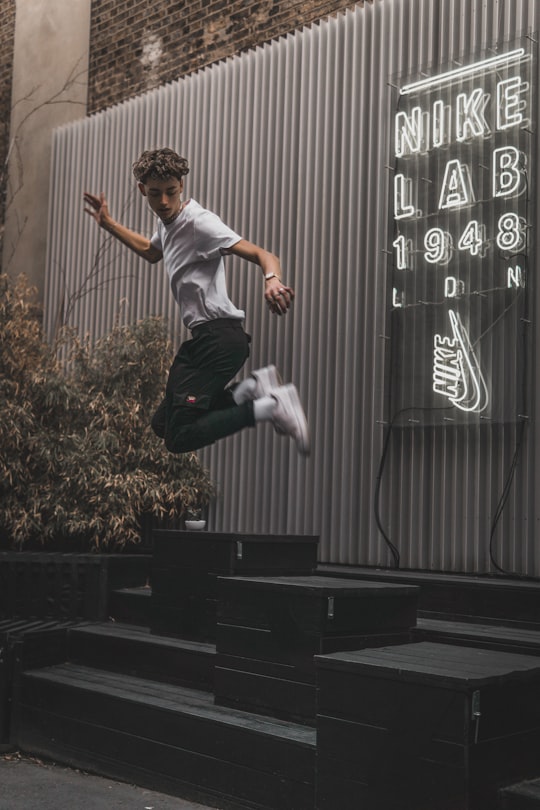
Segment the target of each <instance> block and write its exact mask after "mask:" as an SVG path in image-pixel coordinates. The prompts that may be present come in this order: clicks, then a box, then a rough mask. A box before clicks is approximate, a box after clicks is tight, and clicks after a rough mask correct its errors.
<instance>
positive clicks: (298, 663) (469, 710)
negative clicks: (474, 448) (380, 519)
mask: <svg viewBox="0 0 540 810" xmlns="http://www.w3.org/2000/svg"><path fill="white" fill-rule="evenodd" d="M316 553H317V539H316V538H313V537H280V536H272V537H266V536H263V537H260V536H258V537H249V536H241V535H224V534H213V533H208V532H203V533H190V532H157V533H156V538H155V551H154V564H153V572H152V589H150V588H148V587H140V588H121V589H119V590H117V591H114V592H113V593H111V595H110V600H109V606H110V611H109V612H110V613H111V620H110V621H107V622H96V623H86V624H84V625H81V624H79V625H77V626H73V627H69V628H65V629H64V633H65V644H64V645H63V646H62V645H57V647H56V648H55V649H56V659H52V660H51V655H49V657H48V658H47V660H45V661H43V662H42V664H40V660H39V658H36V657H35V656H34V657H32V656H29V657H28V660H26V659H25V656H24V654H23V655H21V656H20V660H21V663H20V666H19V672H18V676H17V679H16V680H17V685H16V689H15V693H14V701H13V702H14V711H13V717H12V723H11V729H12V732H11V733H12V742H14V743H16V744H17V745H18V746H19V747H20V748H21V749H22V750H24V751H27V752H29V753H33V754H36V755H39V756H43V757H48V758H52V759H55V760H57V761H61V762H64V763H66V764H69V765H72V766H75V767H79V768H84V769H87V770H90V771H94V772H97V773H100V774H103V775H105V776H107V777H109V778H116V779H123V780H127V781H131V782H135V783H137V784H139V785H141V786H146V787H149V788H151V789H154V790H160V791H163V792H168V793H171V794H173V795H177V796H181V797H185V798H189V799H192V800H196V801H202V802H204V803H206V804H209V805H211V806H215V807H219V808H227V809H229V808H230V810H348V808H351V810H352V809H353V808H354V810H359V809H360V810H521V809H522V810H532V808H540V803H537V804H534V801H535V798H534V790H535V789H536V788H537V784H536V783H534V782H528V783H524V784H522V783H521V782H522V780H525V779H529V780H531V779H534V778H535V777H537V776H538V775H539V774H540V703H539V701H538V698H537V697H536V695H537V694H540V656H538V653H539V651H540V633H537V632H536V631H535V629H532V628H531V627H529V626H527V627H525V628H521V630H519V631H518V630H517V626H515V627H512V628H508V627H500V626H495V625H491V630H489V625H487V624H484V623H476V626H475V625H474V623H472V622H470V621H469V622H456V621H451V620H450V619H446V620H445V619H444V618H443V617H441V616H438V617H437V618H433V616H431V615H430V614H429V611H424V612H423V614H422V615H421V616H420V618H418V617H417V605H418V600H419V597H420V594H421V585H420V584H419V583H411V582H410V581H403V580H401V581H400V580H398V581H392V582H384V581H378V580H377V579H376V578H375V579H374V578H369V577H366V578H365V579H359V578H358V577H352V578H351V577H347V576H336V575H335V573H334V572H332V576H329V575H328V571H325V570H322V571H321V570H320V569H319V570H317V568H316ZM529 598H530V594H529V593H527V599H529ZM461 624H463V625H465V626H463V627H462V626H460V625H461ZM479 661H480V662H481V664H480V663H479ZM479 667H480V669H479ZM373 673H375V675H374V674H373ZM479 699H480V705H481V707H482V708H481V711H482V720H481V723H480V729H481V731H480V736H478V734H479V732H478V728H477V724H475V721H474V711H475V708H474V707H476V708H478V705H479V704H478V700H479ZM441 706H443V707H444V713H443V715H441V713H440V712H439V710H438V709H439V708H440V707H441ZM505 706H506V707H510V708H507V709H504V707H505ZM525 706H526V707H527V709H528V711H527V712H526V715H527V716H526V717H525V716H524V714H525V712H524V707H525ZM385 707H386V708H385ZM441 711H442V710H441ZM385 715H386V720H385ZM514 715H515V716H514ZM366 718H367V719H366ZM442 720H444V722H442ZM441 722H442V725H441ZM444 734H446V737H445V736H444ZM426 746H427V750H428V753H427V754H426ZM433 746H434V748H433ZM432 748H433V750H436V752H437V755H436V756H433V755H432V754H430V753H429V752H430V751H431V750H432ZM514 748H515V751H516V753H517V754H518V755H519V756H518V758H517V760H516V757H513V755H512V751H513V750H514ZM490 751H492V752H495V753H496V766H495V767H496V772H495V774H494V773H493V769H492V768H491V767H490ZM537 760H538V767H537V768H536V761H537ZM493 761H494V762H495V760H493ZM370 762H371V766H369V763H370ZM456 780H457V782H456ZM512 781H513V782H515V783H516V784H515V785H509V783H510V782H512ZM456 784H457V788H456ZM390 785H391V786H392V789H390V788H389V786H390ZM500 787H504V791H502V792H501V793H500V797H499V796H498V791H499V788H500ZM450 788H452V789H450ZM361 797H363V798H361ZM520 802H521V803H520ZM523 802H529V803H528V804H527V803H523ZM531 802H533V803H532V804H531Z"/></svg>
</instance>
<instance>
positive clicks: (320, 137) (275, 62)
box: [45, 0, 540, 576]
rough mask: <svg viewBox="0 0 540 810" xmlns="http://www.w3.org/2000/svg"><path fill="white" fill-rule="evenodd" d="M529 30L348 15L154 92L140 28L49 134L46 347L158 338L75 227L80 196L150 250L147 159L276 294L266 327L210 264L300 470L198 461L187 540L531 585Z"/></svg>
mask: <svg viewBox="0 0 540 810" xmlns="http://www.w3.org/2000/svg"><path fill="white" fill-rule="evenodd" d="M275 5H276V4H274V6H275ZM297 5H298V4H289V6H291V8H292V7H294V6H297ZM302 5H303V4H302ZM233 6H234V4H227V8H228V9H229V11H230V10H231V8H232V7H233ZM269 6H270V4H263V3H261V4H260V9H259V11H260V13H261V14H262V13H263V11H264V9H266V10H267V11H269ZM103 7H104V8H105V5H104V6H103ZM210 9H212V10H215V11H216V13H217V9H218V4H211V5H210ZM222 13H224V12H223V10H222ZM256 18H257V15H256V14H255V13H254V14H253V15H252V17H250V18H249V19H250V20H251V24H253V25H255V21H256ZM221 19H222V20H223V19H224V18H223V17H222V18H221ZM224 25H225V23H224ZM92 26H95V19H94V22H93V23H92ZM225 27H226V26H225ZM537 28H538V9H537V4H536V3H535V2H533V0H522V1H520V2H514V0H494V2H493V3H490V4H486V3H485V2H483V0H440V2H437V3H433V2H432V0H409V2H402V0H374V2H373V3H369V4H368V3H366V4H364V5H357V6H353V7H349V8H347V9H345V10H344V11H342V12H339V13H337V14H335V15H332V16H330V17H328V18H325V19H322V20H320V21H319V22H317V23H315V24H313V25H310V26H308V27H305V28H301V29H299V30H295V31H291V32H289V33H287V35H284V36H280V37H278V38H276V39H273V40H272V41H270V42H266V43H265V44H264V45H263V46H260V47H256V48H248V49H247V50H245V51H242V52H241V53H238V54H236V55H235V56H231V57H229V58H224V59H221V55H223V56H225V54H221V52H220V57H219V58H220V61H218V62H213V63H212V64H208V65H206V66H205V67H203V68H202V69H200V70H195V71H194V72H187V73H186V74H185V75H183V76H182V77H181V78H180V79H178V80H175V81H170V80H169V78H168V76H169V74H167V73H166V71H167V70H168V68H167V67H166V65H167V64H168V53H169V50H170V47H171V46H170V45H169V41H168V40H166V39H165V38H164V35H163V34H162V33H159V32H158V30H157V29H155V36H156V37H157V38H158V39H159V37H161V44H159V43H158V39H152V40H149V39H148V36H149V35H145V36H146V37H147V39H146V40H145V43H146V46H148V47H146V49H145V43H142V42H139V47H138V50H137V48H135V46H134V45H132V46H131V47H130V46H128V45H127V43H123V44H121V47H124V46H126V47H127V51H128V52H129V53H131V54H133V59H132V62H131V65H132V70H133V73H135V72H138V74H137V75H138V79H137V81H138V82H139V83H141V82H142V85H141V84H140V85H139V89H141V90H143V89H144V92H141V93H139V94H137V95H134V96H129V97H126V96H125V95H123V94H124V90H122V89H121V88H120V89H117V90H113V91H112V92H113V96H114V99H115V100H116V101H119V100H120V98H122V99H123V100H122V101H121V103H118V104H114V105H113V106H106V107H105V109H100V108H99V102H98V101H97V100H96V101H94V102H92V104H93V105H94V109H95V110H99V111H96V112H95V113H94V114H93V115H91V116H89V117H87V118H85V119H83V120H81V121H79V122H75V123H73V124H69V125H67V126H65V127H61V128H60V129H58V130H57V131H56V133H55V137H54V144H53V172H52V183H53V185H52V189H51V201H52V204H53V206H54V210H55V218H54V220H53V219H51V220H50V225H49V234H48V256H47V284H46V297H45V303H46V322H47V326H48V328H49V329H50V330H54V328H55V325H56V324H57V323H58V322H59V320H67V322H69V323H72V324H73V325H76V326H77V327H78V328H80V329H81V331H82V332H86V331H89V332H90V333H92V334H99V333H102V332H104V331H106V330H107V329H109V328H110V326H111V325H112V324H113V322H114V321H115V319H118V318H119V317H120V318H126V319H128V320H131V319H136V318H139V317H143V316H145V315H148V314H161V315H164V316H166V317H167V318H168V319H169V322H170V325H171V334H172V335H173V336H174V338H175V340H177V339H179V338H180V337H181V336H182V327H181V325H180V324H179V321H178V313H177V310H176V308H175V306H174V305H173V303H172V300H171V296H170V292H169V290H168V288H167V284H166V281H165V279H164V277H163V274H161V273H159V272H156V269H155V268H150V269H148V267H145V266H144V265H142V264H141V263H139V262H137V261H134V260H133V258H132V257H131V256H128V255H126V251H125V250H123V249H122V248H121V247H120V246H118V245H117V244H115V243H112V242H111V241H110V240H108V239H107V238H105V237H104V235H103V234H100V233H98V232H96V229H95V228H92V227H91V226H92V225H93V223H91V222H89V221H88V219H85V218H84V217H82V215H81V213H80V207H79V206H80V202H79V201H80V199H81V195H82V191H83V190H84V189H86V188H89V189H93V190H95V191H101V190H103V191H106V193H107V196H108V199H109V201H110V204H111V208H112V211H113V214H114V215H115V216H117V217H118V218H121V219H122V220H123V221H124V222H125V223H126V224H127V225H129V226H130V227H133V228H135V229H137V230H142V231H145V232H148V233H150V232H151V230H152V228H153V223H152V219H151V217H150V216H149V214H148V211H147V210H146V209H145V207H144V202H143V200H142V198H140V197H139V196H138V195H137V192H136V189H134V186H133V180H132V178H131V176H130V165H131V161H132V159H133V158H134V157H135V156H137V155H138V154H139V152H140V151H141V150H142V149H144V148H147V147H148V146H151V145H163V144H168V145H171V146H172V147H174V148H176V149H178V150H179V151H182V152H183V153H185V154H186V155H187V156H188V157H189V159H190V162H191V165H192V172H191V173H190V175H189V177H188V181H189V182H188V183H187V188H186V193H187V195H188V196H190V195H193V196H194V197H195V198H196V199H198V200H199V201H200V202H201V203H203V204H205V205H207V206H208V207H210V208H213V209H214V210H216V211H218V212H219V213H220V214H221V215H222V217H223V218H224V219H225V221H226V222H228V223H229V224H230V225H231V226H232V227H233V228H234V229H235V230H236V231H237V232H239V233H241V234H242V235H244V236H245V237H246V238H249V239H250V240H252V241H255V242H258V243H260V244H263V245H265V246H266V247H267V248H268V249H270V250H273V251H274V252H276V253H278V254H279V255H280V257H281V259H282V262H283V266H284V271H285V274H286V278H287V280H288V281H289V282H290V283H291V284H292V286H294V287H295V289H296V292H297V298H296V301H295V304H294V311H293V312H292V313H291V317H288V318H287V319H283V321H282V322H280V323H276V322H275V321H270V320H269V317H268V315H267V313H266V312H264V311H263V309H264V308H263V307H262V290H261V285H260V278H259V276H258V275H257V274H253V273H251V274H250V272H249V269H246V267H245V266H243V265H241V263H238V262H236V261H232V262H231V263H230V265H229V275H228V277H229V283H230V291H231V294H232V297H233V298H234V299H235V300H236V301H238V303H239V304H240V305H241V306H242V307H243V308H245V309H246V311H247V313H248V320H247V329H248V331H249V332H251V334H252V335H253V354H252V358H251V361H250V362H251V364H252V367H256V366H257V365H259V364H261V363H264V362H266V361H268V360H274V361H275V362H277V364H278V365H279V366H280V368H281V369H282V372H283V375H284V377H285V378H286V379H291V380H293V381H294V382H295V383H296V384H297V385H298V387H299V389H300V392H301V396H302V399H303V400H304V402H305V403H306V405H307V411H308V417H309V421H310V425H311V429H312V433H313V454H312V456H311V457H310V459H309V460H307V461H305V460H302V459H299V458H298V457H297V455H296V453H295V451H294V447H291V446H290V443H287V442H283V441H280V440H279V439H278V440H276V437H275V436H274V435H273V433H272V431H271V430H270V429H269V430H268V431H265V430H257V431H245V432H244V433H242V434H240V435H237V436H234V437H230V438H229V439H227V440H225V441H223V442H221V443H218V444H217V445H216V446H214V447H212V448H209V449H208V450H206V451H204V452H203V453H202V457H203V460H204V462H205V463H206V464H207V465H208V467H209V468H210V470H211V472H212V475H213V477H214V478H215V480H216V483H217V486H218V490H219V496H218V498H217V499H216V503H215V504H214V507H213V510H212V514H211V517H210V521H211V526H212V527H214V528H216V529H220V530H224V531H242V532H267V533H308V534H311V533H315V534H319V535H320V537H321V559H322V560H324V561H330V562H334V563H343V564H363V565H372V566H397V565H399V566H400V567H402V568H415V569H422V570H440V571H454V572H467V573H488V572H489V573H500V572H504V573H507V574H514V575H528V576H538V574H539V573H540V556H539V554H538V551H537V543H536V526H537V523H538V507H537V503H538V502H539V498H538V494H537V490H538V487H537V486H536V484H537V481H538V472H537V470H538V469H539V461H540V459H539V452H540V445H539V444H538V442H537V440H536V428H535V425H536V422H537V408H538V405H537V403H538V397H537V395H536V391H537V386H538V384H537V380H536V375H535V368H536V352H537V349H536V344H537V337H536V329H535V323H534V313H535V312H536V307H537V291H536V285H535V281H534V256H535V252H536V243H537V235H536V213H535V198H536V191H535V190H536V183H537V168H536V151H537V149H536V147H537V141H538V131H537V114H536V101H535V99H536V96H537V95H538V94H537V92H536V90H535V88H536V87H537V86H538V59H537V36H536V31H537ZM190 33H191V34H193V29H191V28H190ZM218 40H219V37H218V38H217V39H216V42H217V41H218ZM149 42H153V46H152V48H151V47H150V46H149ZM158 44H159V47H158ZM119 45H120V43H119ZM154 46H155V47H154ZM103 47H105V46H103ZM143 53H146V57H145V59H144V60H143V61H144V64H143V63H142V62H141V58H142V56H143ZM152 54H153V56H152ZM152 64H153V68H152ZM161 69H162V70H163V71H165V72H164V73H162V74H160V72H159V71H160V70H161ZM122 70H123V69H120V67H118V68H117V73H122ZM152 70H154V71H156V72H155V74H154V75H153V76H150V73H151V71H152ZM92 75H93V74H92V69H91V70H90V81H89V86H90V88H91V89H90V97H92V94H94V95H93V97H94V98H95V99H97V98H98V95H99V93H100V92H105V91H99V88H98V80H97V78H96V77H94V78H92ZM166 76H167V78H166V79H165V77H166ZM156 77H157V78H156ZM150 79H151V81H150ZM163 79H165V83H164V84H163V83H162V81H163ZM154 81H156V82H157V83H156V84H155V86H154ZM110 83H111V84H112V83H113V78H112V75H111V79H110ZM145 83H146V84H145ZM143 85H144V87H143ZM92 88H93V89H92ZM116 93H119V96H116V95H115V94H116ZM113 96H111V97H110V100H111V101H112V100H113ZM107 103H108V102H107ZM90 282H91V284H90ZM90 286H92V287H94V288H95V291H94V292H93V293H92V294H87V292H86V290H87V289H88V288H89V287H90Z"/></svg>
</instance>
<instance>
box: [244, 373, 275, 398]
mask: <svg viewBox="0 0 540 810" xmlns="http://www.w3.org/2000/svg"><path fill="white" fill-rule="evenodd" d="M251 376H252V377H253V378H254V379H255V382H256V383H257V385H256V387H255V392H254V394H253V399H260V398H261V397H266V396H268V394H270V392H271V391H272V389H273V388H278V386H280V385H281V384H282V379H281V377H280V376H279V372H278V370H277V368H276V367H275V366H265V368H259V369H257V371H252V372H251Z"/></svg>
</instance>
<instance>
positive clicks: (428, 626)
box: [413, 617, 540, 655]
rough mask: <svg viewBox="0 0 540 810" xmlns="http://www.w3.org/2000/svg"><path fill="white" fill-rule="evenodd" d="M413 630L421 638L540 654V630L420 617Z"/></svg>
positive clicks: (423, 639) (417, 638)
mask: <svg viewBox="0 0 540 810" xmlns="http://www.w3.org/2000/svg"><path fill="white" fill-rule="evenodd" d="M413 633H414V636H415V638H416V640H418V641H442V642H445V643H451V644H452V643H454V644H460V645H462V646H471V647H484V648H486V649H492V650H503V651H507V652H515V653H522V654H524V655H540V630H525V629H523V628H520V627H503V626H498V625H493V624H477V623H472V622H454V621H445V620H441V619H426V618H423V617H420V618H419V619H418V621H417V625H416V628H415V630H414V631H413Z"/></svg>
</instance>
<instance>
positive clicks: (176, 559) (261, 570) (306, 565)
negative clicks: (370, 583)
mask: <svg viewBox="0 0 540 810" xmlns="http://www.w3.org/2000/svg"><path fill="white" fill-rule="evenodd" d="M317 546H318V538H317V537H313V536H305V535H298V536H297V535H287V536H283V535H245V534H227V533H217V532H184V531H157V532H156V533H155V536H154V560H153V567H152V603H151V625H150V626H151V629H152V632H154V633H166V634H169V635H178V636H180V637H182V638H192V639H205V640H209V641H211V640H213V639H214V638H215V627H216V612H217V578H218V577H219V576H230V575H235V574H253V575H257V574H265V575H270V576H271V575H284V574H311V573H312V572H313V571H314V570H315V568H316V565H317Z"/></svg>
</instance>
